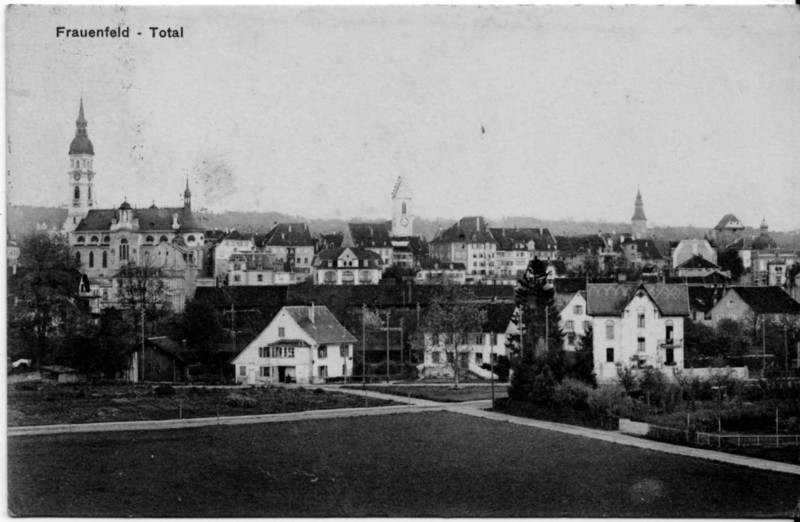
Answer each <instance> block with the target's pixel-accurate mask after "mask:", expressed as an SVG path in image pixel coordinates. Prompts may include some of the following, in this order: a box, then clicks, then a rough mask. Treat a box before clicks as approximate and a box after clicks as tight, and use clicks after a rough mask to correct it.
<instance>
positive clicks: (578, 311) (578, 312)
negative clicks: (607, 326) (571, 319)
mask: <svg viewBox="0 0 800 522" xmlns="http://www.w3.org/2000/svg"><path fill="white" fill-rule="evenodd" d="M572 313H573V314H575V315H583V307H582V306H581V305H575V306H574V307H573V308H572Z"/></svg>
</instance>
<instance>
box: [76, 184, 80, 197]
mask: <svg viewBox="0 0 800 522" xmlns="http://www.w3.org/2000/svg"><path fill="white" fill-rule="evenodd" d="M75 199H81V188H80V187H79V186H77V185H75Z"/></svg>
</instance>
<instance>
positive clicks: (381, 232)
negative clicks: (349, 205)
mask: <svg viewBox="0 0 800 522" xmlns="http://www.w3.org/2000/svg"><path fill="white" fill-rule="evenodd" d="M342 246H343V247H356V248H365V249H367V250H369V251H371V252H375V253H376V254H378V255H379V256H380V257H381V263H382V265H383V268H384V270H385V269H387V268H389V267H390V266H392V260H393V259H392V257H393V251H394V247H393V246H392V236H391V235H390V234H389V227H388V226H387V225H386V223H348V225H347V229H346V230H345V234H344V239H343V240H342Z"/></svg>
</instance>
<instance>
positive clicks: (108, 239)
mask: <svg viewBox="0 0 800 522" xmlns="http://www.w3.org/2000/svg"><path fill="white" fill-rule="evenodd" d="M110 242H111V236H103V243H110Z"/></svg>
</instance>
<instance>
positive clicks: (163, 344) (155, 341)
mask: <svg viewBox="0 0 800 522" xmlns="http://www.w3.org/2000/svg"><path fill="white" fill-rule="evenodd" d="M147 342H148V343H150V344H152V345H154V346H156V347H158V348H159V349H160V350H162V351H164V352H166V353H168V354H169V355H171V356H173V357H175V358H176V359H178V360H179V361H183V360H184V355H183V351H184V350H183V347H182V346H181V345H180V344H178V343H177V342H175V341H173V340H172V339H170V338H169V337H148V338H147Z"/></svg>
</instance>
